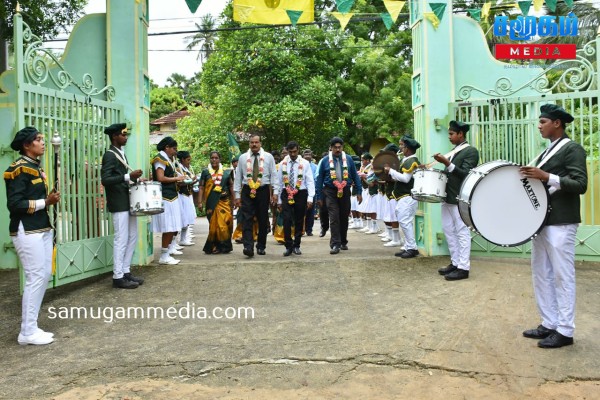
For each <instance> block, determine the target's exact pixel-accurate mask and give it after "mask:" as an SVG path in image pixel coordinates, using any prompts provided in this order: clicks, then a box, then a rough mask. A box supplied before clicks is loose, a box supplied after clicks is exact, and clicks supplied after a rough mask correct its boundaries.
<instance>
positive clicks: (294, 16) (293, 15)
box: [285, 10, 304, 26]
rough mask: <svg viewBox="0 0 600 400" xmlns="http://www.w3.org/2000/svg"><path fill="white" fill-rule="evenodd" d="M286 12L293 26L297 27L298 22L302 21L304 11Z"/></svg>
mask: <svg viewBox="0 0 600 400" xmlns="http://www.w3.org/2000/svg"><path fill="white" fill-rule="evenodd" d="M285 12H286V13H287V15H288V17H289V18H290V22H291V23H292V26H296V23H297V22H298V20H299V19H300V16H301V15H302V13H303V12H304V11H294V10H285Z"/></svg>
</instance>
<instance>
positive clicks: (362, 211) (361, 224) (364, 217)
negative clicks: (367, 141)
mask: <svg viewBox="0 0 600 400" xmlns="http://www.w3.org/2000/svg"><path fill="white" fill-rule="evenodd" d="M372 161H373V156H372V155H371V154H370V153H367V152H365V153H363V154H362V156H360V163H361V165H360V169H359V170H358V176H360V179H361V184H362V188H363V189H362V198H363V201H362V203H360V204H358V205H357V208H356V211H358V216H357V218H354V221H353V225H352V229H358V230H359V232H371V233H378V232H379V226H377V213H375V212H372V211H371V209H370V205H369V201H370V200H371V196H369V183H368V182H367V177H368V176H369V175H370V174H372V172H373V171H372V170H373V165H372V164H371V162H372ZM348 229H350V227H348Z"/></svg>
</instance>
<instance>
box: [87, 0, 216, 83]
mask: <svg viewBox="0 0 600 400" xmlns="http://www.w3.org/2000/svg"><path fill="white" fill-rule="evenodd" d="M149 2H150V5H149V9H150V26H149V28H148V33H149V34H151V33H158V32H172V31H189V30H193V29H195V25H194V22H197V23H200V18H201V17H202V16H203V15H206V14H211V15H213V16H214V18H215V19H217V18H218V16H219V14H220V13H221V11H222V10H223V8H224V7H225V5H226V4H227V1H225V0H203V1H202V3H201V4H200V7H198V10H196V12H195V13H194V14H192V13H191V12H190V10H189V8H188V7H187V4H186V2H185V0H149ZM104 12H106V0H89V2H88V6H87V7H86V8H85V13H86V14H93V13H104ZM189 35H191V34H183V35H169V36H149V37H148V50H149V51H148V74H149V75H150V79H152V80H153V81H154V82H155V83H156V84H158V85H159V86H164V85H165V84H166V81H167V78H168V77H169V76H170V75H171V74H172V73H174V72H176V73H179V74H182V75H184V76H186V77H188V78H190V77H192V76H193V75H194V74H195V73H196V72H198V71H199V70H200V65H199V61H198V60H197V59H196V57H197V56H198V52H197V51H191V52H190V51H168V52H165V51H156V50H184V49H185V47H186V45H187V41H186V40H185V37H186V36H189Z"/></svg>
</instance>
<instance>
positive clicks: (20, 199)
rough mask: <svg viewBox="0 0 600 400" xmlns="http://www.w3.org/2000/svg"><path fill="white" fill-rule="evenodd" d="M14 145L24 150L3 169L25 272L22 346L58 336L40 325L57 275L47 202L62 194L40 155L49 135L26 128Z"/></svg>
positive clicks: (14, 236)
mask: <svg viewBox="0 0 600 400" xmlns="http://www.w3.org/2000/svg"><path fill="white" fill-rule="evenodd" d="M10 147H11V148H12V149H13V150H15V151H18V152H19V153H20V154H21V157H19V158H18V159H17V160H16V161H15V162H13V163H12V164H11V165H10V166H9V167H8V169H7V170H6V171H5V172H4V183H5V184H6V205H7V207H8V211H9V214H10V222H9V232H10V236H11V239H12V242H13V244H14V246H15V250H16V252H17V255H18V257H19V260H20V261H21V264H22V265H23V271H24V273H25V287H24V289H23V300H22V320H21V331H20V333H19V336H18V338H17V341H18V343H19V344H21V345H27V344H33V345H43V344H49V343H52V342H53V341H54V335H53V334H52V333H50V332H44V331H43V330H42V329H40V328H39V327H38V322H37V321H38V314H39V312H40V307H41V305H42V300H43V299H44V294H45V293H46V287H48V280H49V279H50V276H51V274H52V235H53V231H52V227H51V225H50V217H49V215H48V206H51V205H54V204H56V203H58V202H59V200H60V193H59V192H58V191H55V190H53V191H52V192H50V193H49V192H48V181H47V180H46V174H45V173H44V170H43V169H42V168H41V167H40V160H39V157H41V156H42V155H43V154H44V152H45V150H46V147H45V144H44V136H43V135H42V134H41V133H40V132H38V130H37V129H36V128H34V127H26V128H23V129H21V130H20V131H19V132H17V134H16V135H15V138H14V140H13V141H12V143H11V144H10ZM54 189H56V188H54Z"/></svg>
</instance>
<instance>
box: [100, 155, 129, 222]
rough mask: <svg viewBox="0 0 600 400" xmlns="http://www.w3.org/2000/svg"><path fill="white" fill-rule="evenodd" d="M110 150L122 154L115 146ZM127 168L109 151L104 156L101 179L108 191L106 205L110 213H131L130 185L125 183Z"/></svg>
mask: <svg viewBox="0 0 600 400" xmlns="http://www.w3.org/2000/svg"><path fill="white" fill-rule="evenodd" d="M110 150H112V151H115V152H116V153H117V154H121V153H120V152H119V150H118V149H117V148H116V147H115V146H110ZM125 174H127V168H126V167H125V166H124V165H123V163H121V161H119V160H118V159H117V156H116V155H115V154H114V153H113V152H111V151H107V152H106V153H104V156H102V170H101V179H102V185H103V186H104V189H105V190H106V204H107V208H108V211H110V212H113V213H114V212H123V211H129V183H128V182H125Z"/></svg>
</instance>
